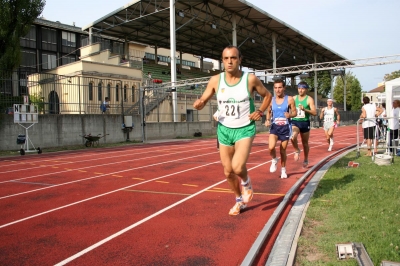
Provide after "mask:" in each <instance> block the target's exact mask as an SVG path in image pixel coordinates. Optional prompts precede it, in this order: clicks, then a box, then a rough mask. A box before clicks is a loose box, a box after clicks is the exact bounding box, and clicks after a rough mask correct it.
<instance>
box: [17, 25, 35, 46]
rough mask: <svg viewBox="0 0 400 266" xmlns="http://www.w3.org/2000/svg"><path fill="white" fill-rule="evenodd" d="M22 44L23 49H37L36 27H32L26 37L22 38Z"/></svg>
mask: <svg viewBox="0 0 400 266" xmlns="http://www.w3.org/2000/svg"><path fill="white" fill-rule="evenodd" d="M20 44H21V46H22V47H28V48H36V27H35V26H34V25H32V26H31V28H30V29H29V32H28V34H27V35H26V36H24V37H21V38H20Z"/></svg>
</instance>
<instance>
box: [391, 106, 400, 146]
mask: <svg viewBox="0 0 400 266" xmlns="http://www.w3.org/2000/svg"><path fill="white" fill-rule="evenodd" d="M399 114H400V100H394V101H393V113H392V117H393V118H390V119H388V120H389V125H388V126H389V129H390V130H389V143H388V146H389V147H390V148H389V151H390V153H392V152H393V150H394V151H396V149H395V148H391V147H393V143H392V141H393V140H394V139H398V138H399Z"/></svg>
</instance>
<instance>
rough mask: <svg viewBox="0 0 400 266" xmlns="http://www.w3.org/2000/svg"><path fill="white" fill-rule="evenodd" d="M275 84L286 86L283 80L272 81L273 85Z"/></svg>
mask: <svg viewBox="0 0 400 266" xmlns="http://www.w3.org/2000/svg"><path fill="white" fill-rule="evenodd" d="M276 83H282V85H283V87H285V86H286V83H285V81H284V80H283V79H275V80H274V84H276Z"/></svg>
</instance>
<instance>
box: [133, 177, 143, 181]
mask: <svg viewBox="0 0 400 266" xmlns="http://www.w3.org/2000/svg"><path fill="white" fill-rule="evenodd" d="M132 179H136V180H146V179H144V178H138V177H132Z"/></svg>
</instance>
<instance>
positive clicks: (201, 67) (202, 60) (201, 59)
mask: <svg viewBox="0 0 400 266" xmlns="http://www.w3.org/2000/svg"><path fill="white" fill-rule="evenodd" d="M203 62H204V58H203V56H200V70H201V72H203V64H204V63H203Z"/></svg>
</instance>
